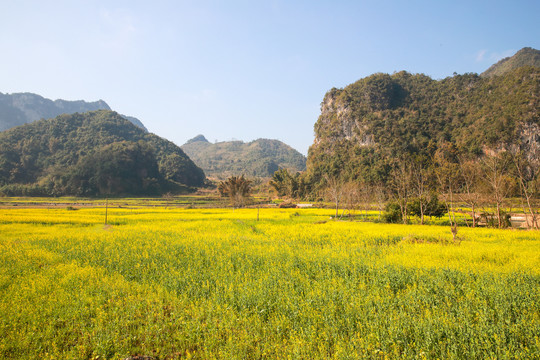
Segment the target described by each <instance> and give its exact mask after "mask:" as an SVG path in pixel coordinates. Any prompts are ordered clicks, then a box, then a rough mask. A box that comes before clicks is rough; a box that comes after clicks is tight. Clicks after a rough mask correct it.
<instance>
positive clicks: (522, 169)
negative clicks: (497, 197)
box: [513, 154, 538, 230]
mask: <svg viewBox="0 0 540 360" xmlns="http://www.w3.org/2000/svg"><path fill="white" fill-rule="evenodd" d="M513 160H514V166H515V173H516V177H517V179H518V181H519V186H520V189H521V194H522V197H525V200H526V202H527V207H528V210H529V214H530V215H531V226H532V227H534V228H535V229H536V230H538V219H537V214H536V212H535V211H534V208H533V204H532V198H533V196H534V194H535V193H536V186H535V185H536V184H535V181H534V179H535V178H536V177H537V176H538V168H537V167H534V166H531V165H530V164H528V162H527V160H526V159H525V158H524V157H523V156H522V155H521V154H517V155H516V156H514V159H513ZM528 224H529V222H528V221H527V225H528Z"/></svg>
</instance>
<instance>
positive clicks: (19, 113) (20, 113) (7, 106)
mask: <svg viewBox="0 0 540 360" xmlns="http://www.w3.org/2000/svg"><path fill="white" fill-rule="evenodd" d="M95 110H111V108H110V107H109V105H107V103H106V102H105V101H103V100H99V101H95V102H86V101H83V100H79V101H66V100H54V101H53V100H50V99H46V98H44V97H42V96H40V95H37V94H32V93H15V94H2V93H0V131H4V130H7V129H10V128H12V127H15V126H19V125H23V124H27V123H31V122H34V121H37V120H41V119H52V118H54V117H56V116H58V115H61V114H73V113H77V112H78V113H84V112H88V111H95ZM122 117H124V118H125V119H127V120H129V121H130V122H132V123H133V124H135V125H137V126H138V127H140V128H141V129H144V130H145V131H147V130H146V128H145V127H144V125H143V123H142V122H141V121H140V120H139V119H137V118H134V117H131V116H124V115H122Z"/></svg>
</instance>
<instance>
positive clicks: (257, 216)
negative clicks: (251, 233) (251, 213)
mask: <svg viewBox="0 0 540 360" xmlns="http://www.w3.org/2000/svg"><path fill="white" fill-rule="evenodd" d="M259 209H260V207H259V205H257V221H259Z"/></svg>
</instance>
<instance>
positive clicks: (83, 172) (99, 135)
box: [0, 110, 205, 196]
mask: <svg viewBox="0 0 540 360" xmlns="http://www.w3.org/2000/svg"><path fill="white" fill-rule="evenodd" d="M204 180H205V176H204V172H203V171H202V170H201V169H200V168H198V167H197V166H196V165H195V164H194V163H193V162H192V161H191V160H190V159H189V158H188V156H187V155H186V154H185V153H184V152H183V151H182V149H180V148H179V147H178V146H176V145H175V144H173V143H172V142H170V141H167V140H165V139H163V138H160V137H159V136H156V135H154V134H150V133H148V132H146V131H144V130H143V129H141V128H139V127H137V126H135V125H133V124H132V123H131V122H129V121H128V120H126V119H125V118H124V117H123V116H121V115H119V114H117V113H116V112H113V111H109V110H97V111H91V112H87V113H75V114H70V115H60V116H58V117H56V118H54V119H48V120H40V121H35V122H32V123H30V124H25V125H22V126H17V127H15V128H12V129H9V130H6V131H3V132H0V192H2V193H4V194H7V195H52V196H58V195H78V196H108V195H157V194H160V193H163V192H166V191H180V190H183V189H186V187H194V186H201V185H203V183H204Z"/></svg>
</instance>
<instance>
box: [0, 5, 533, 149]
mask: <svg viewBox="0 0 540 360" xmlns="http://www.w3.org/2000/svg"><path fill="white" fill-rule="evenodd" d="M538 14H540V1H537V0H535V1H520V0H514V1H475V0H469V1H461V0H457V1H437V0H431V1H415V0H409V1H385V0H380V1H339V0H334V1H315V0H314V1H285V0H283V1H281V0H276V1H272V0H268V1H234V0H231V1H206V0H199V1H182V0H179V1H160V0H154V1H152V2H150V1H115V0H107V1H101V0H96V1H92V0H87V1H73V0H71V1H42V0H41V1H24V0H0V34H2V35H1V36H0V49H2V52H1V54H2V55H1V59H2V60H1V63H0V64H1V66H0V78H1V79H2V85H1V86H0V92H2V93H14V92H34V93H38V94H40V95H42V96H45V97H47V98H51V99H66V100H79V99H83V100H87V101H95V100H98V99H103V100H105V101H106V102H107V103H108V104H109V105H110V106H111V107H112V108H113V109H114V110H116V111H118V112H120V113H123V114H126V115H131V116H135V117H137V118H139V119H140V120H141V121H142V122H143V123H144V124H145V125H146V127H147V128H148V129H149V130H150V131H151V132H153V133H156V134H157V135H160V136H162V137H165V138H167V139H169V140H171V141H173V142H175V143H176V144H178V145H182V144H183V143H184V142H185V141H186V140H188V139H190V138H192V137H194V136H196V135H197V134H204V135H205V136H206V137H207V138H208V139H209V140H210V141H212V142H213V141H216V140H217V141H225V140H231V139H233V138H234V139H239V140H244V141H250V140H254V139H257V138H261V137H263V138H274V139H279V140H282V141H284V142H286V143H287V144H289V145H291V146H293V147H294V148H296V149H297V150H299V151H300V152H302V153H304V154H307V150H308V147H309V146H310V145H311V143H312V142H313V125H314V124H315V122H316V121H317V118H318V116H319V112H320V103H321V101H322V99H323V97H324V94H325V93H326V91H328V90H329V89H331V88H332V87H344V86H346V85H347V84H350V83H352V82H354V81H356V80H358V79H360V78H362V77H365V76H368V75H370V74H373V73H376V72H385V73H390V74H391V73H393V72H395V71H400V70H407V71H409V72H412V73H424V74H427V75H429V76H431V77H433V78H435V79H441V78H444V77H446V76H451V75H452V73H453V72H457V73H460V74H461V73H465V72H477V73H480V72H482V71H484V70H485V69H487V68H488V67H489V66H490V65H491V64H493V63H495V62H496V61H498V60H500V59H501V58H503V57H506V56H510V55H513V54H514V53H515V52H516V51H518V50H519V49H521V48H522V47H525V46H530V47H533V48H536V49H540V25H539V20H538V18H539V17H538V16H539V15H538Z"/></svg>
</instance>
